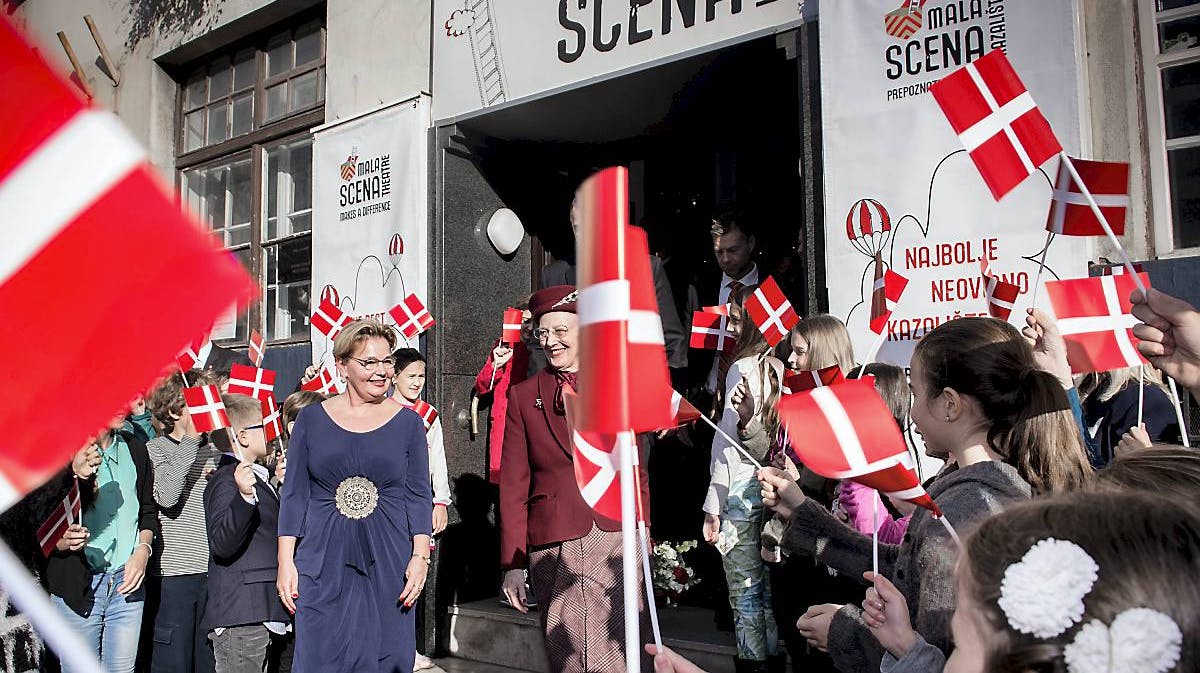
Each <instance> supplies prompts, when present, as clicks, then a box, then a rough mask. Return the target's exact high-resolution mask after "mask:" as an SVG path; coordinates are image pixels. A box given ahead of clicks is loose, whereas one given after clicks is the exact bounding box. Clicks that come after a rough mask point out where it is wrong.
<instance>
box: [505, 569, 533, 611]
mask: <svg viewBox="0 0 1200 673" xmlns="http://www.w3.org/2000/svg"><path fill="white" fill-rule="evenodd" d="M501 590H502V591H504V597H505V598H507V599H508V604H509V605H511V606H513V607H514V608H516V609H517V612H529V608H527V607H525V571H524V570H510V571H508V572H506V573H504V583H503V585H502V586H501Z"/></svg>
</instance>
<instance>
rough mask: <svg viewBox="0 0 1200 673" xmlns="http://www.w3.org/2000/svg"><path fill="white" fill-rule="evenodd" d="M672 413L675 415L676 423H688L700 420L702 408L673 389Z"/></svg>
mask: <svg viewBox="0 0 1200 673" xmlns="http://www.w3.org/2000/svg"><path fill="white" fill-rule="evenodd" d="M671 413H672V414H674V415H675V425H687V424H688V423H691V422H692V421H697V420H700V415H701V414H700V410H699V409H697V408H696V405H694V404H692V403H691V402H688V401H687V398H685V397H684V396H683V395H680V394H679V391H677V390H671Z"/></svg>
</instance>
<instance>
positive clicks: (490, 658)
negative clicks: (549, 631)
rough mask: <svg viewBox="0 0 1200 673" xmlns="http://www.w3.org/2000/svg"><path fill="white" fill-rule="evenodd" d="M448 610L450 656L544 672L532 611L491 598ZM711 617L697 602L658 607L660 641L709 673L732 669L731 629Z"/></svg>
mask: <svg viewBox="0 0 1200 673" xmlns="http://www.w3.org/2000/svg"><path fill="white" fill-rule="evenodd" d="M449 612H450V654H451V655H452V656H453V657H455V658H457V659H460V660H469V661H472V662H480V663H482V664H487V665H491V666H499V667H501V668H500V669H496V670H519V671H530V672H532V673H548V671H549V668H548V666H547V664H546V655H545V650H544V649H543V647H542V629H541V626H540V624H539V623H538V615H537V613H536V612H530V613H528V614H521V613H519V612H517V611H516V610H514V609H512V608H510V607H508V606H507V605H502V604H500V602H499V601H498V600H497V599H488V600H484V601H478V602H475V603H467V604H465V605H456V606H452V607H451V608H450V610H449ZM712 617H713V613H712V611H711V610H702V609H699V608H686V607H680V608H666V609H661V610H660V611H659V622H660V625H661V628H662V632H663V644H664V645H666V646H667V647H670V648H671V649H673V650H675V651H676V652H679V653H680V654H682V655H683V656H685V657H687V658H688V659H690V660H692V661H693V662H695V663H696V665H698V666H700V667H701V668H702V669H704V670H705V671H708V672H709V673H732V671H733V657H734V655H735V654H736V653H737V649H736V647H735V643H734V639H733V634H732V633H726V632H722V631H718V630H717V629H716V627H715V626H714V625H713V619H712ZM447 670H450V669H447ZM458 670H463V671H466V670H473V669H467V668H461V669H458ZM479 670H480V671H483V670H484V669H479ZM492 670H493V669H487V671H492Z"/></svg>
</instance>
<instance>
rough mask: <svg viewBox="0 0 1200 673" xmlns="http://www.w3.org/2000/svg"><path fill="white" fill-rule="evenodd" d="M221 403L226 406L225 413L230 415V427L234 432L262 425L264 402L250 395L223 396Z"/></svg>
mask: <svg viewBox="0 0 1200 673" xmlns="http://www.w3.org/2000/svg"><path fill="white" fill-rule="evenodd" d="M221 403H222V404H224V405H225V413H226V414H228V415H229V425H230V426H232V427H233V431H234V432H239V431H241V430H245V429H246V428H248V427H250V426H251V425H258V424H259V423H262V420H263V413H262V402H260V401H258V400H257V399H255V398H253V397H250V396H249V395H237V394H229V395H222V396H221Z"/></svg>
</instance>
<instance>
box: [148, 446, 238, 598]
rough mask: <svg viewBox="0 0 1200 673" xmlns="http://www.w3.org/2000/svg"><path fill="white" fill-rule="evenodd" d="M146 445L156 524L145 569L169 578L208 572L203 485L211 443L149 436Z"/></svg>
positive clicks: (212, 461) (212, 456) (210, 466)
mask: <svg viewBox="0 0 1200 673" xmlns="http://www.w3.org/2000/svg"><path fill="white" fill-rule="evenodd" d="M146 449H147V450H148V451H149V453H150V461H151V463H153V464H154V501H155V503H157V504H158V523H159V525H160V526H161V527H162V532H161V533H160V534H159V536H158V538H157V539H155V540H154V556H153V557H152V558H151V559H150V564H151V567H150V573H151V574H153V575H163V576H166V577H173V576H175V575H192V574H195V573H204V572H208V530H207V528H205V525H204V487H205V485H206V484H207V483H208V481H207V477H206V475H207V474H208V473H209V472H211V471H212V470H215V469H216V467H217V459H218V457H220V455H221V454H220V452H219V451H217V449H216V447H214V446H213V445H212V444H205V445H204V446H200V440H199V438H196V437H184V438H183V439H182V440H180V441H175V440H174V439H171V438H170V437H155V438H154V439H152V440H150V441H149V443H147V444H146Z"/></svg>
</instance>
